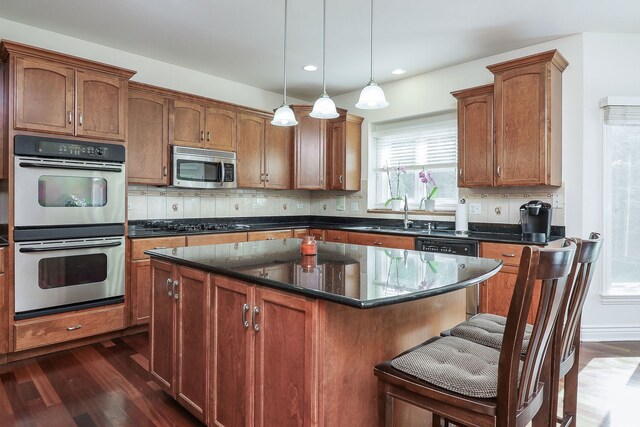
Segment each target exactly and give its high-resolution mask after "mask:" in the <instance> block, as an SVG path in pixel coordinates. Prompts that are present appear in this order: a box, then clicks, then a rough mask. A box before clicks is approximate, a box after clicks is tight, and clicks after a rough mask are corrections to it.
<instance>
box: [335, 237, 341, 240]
mask: <svg viewBox="0 0 640 427" xmlns="http://www.w3.org/2000/svg"><path fill="white" fill-rule="evenodd" d="M333 240H342V237H334V238H333Z"/></svg>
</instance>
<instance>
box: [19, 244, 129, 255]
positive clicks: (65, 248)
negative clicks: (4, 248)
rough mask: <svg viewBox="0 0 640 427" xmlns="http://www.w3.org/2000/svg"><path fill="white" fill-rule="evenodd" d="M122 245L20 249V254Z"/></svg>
mask: <svg viewBox="0 0 640 427" xmlns="http://www.w3.org/2000/svg"><path fill="white" fill-rule="evenodd" d="M120 245H122V242H111V243H100V244H98V245H69V246H49V247H47V248H20V252H21V253H33V252H53V251H69V250H72V249H96V248H111V247H114V246H120Z"/></svg>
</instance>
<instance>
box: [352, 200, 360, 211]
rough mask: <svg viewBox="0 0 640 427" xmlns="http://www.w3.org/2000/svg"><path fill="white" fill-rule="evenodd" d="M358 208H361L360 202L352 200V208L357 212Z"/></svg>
mask: <svg viewBox="0 0 640 427" xmlns="http://www.w3.org/2000/svg"><path fill="white" fill-rule="evenodd" d="M358 209H359V207H358V202H351V210H352V211H354V212H355V211H357V210H358Z"/></svg>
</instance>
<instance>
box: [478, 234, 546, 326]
mask: <svg viewBox="0 0 640 427" xmlns="http://www.w3.org/2000/svg"><path fill="white" fill-rule="evenodd" d="M523 248H524V246H523V245H518V244H509V243H491V242H481V243H480V256H481V257H483V258H494V259H499V260H501V261H502V262H503V267H502V269H501V270H500V271H499V272H498V273H497V274H496V275H494V276H493V277H491V278H490V279H489V280H486V281H484V282H482V283H481V285H480V312H481V313H492V314H499V315H501V316H507V314H508V313H509V306H510V304H511V297H512V295H513V290H514V289H515V285H516V280H517V277H518V267H519V265H520V258H521V256H522V249H523ZM540 290H541V286H540V284H539V283H538V286H536V288H535V290H534V296H533V301H534V303H532V306H531V310H530V311H529V316H528V318H527V322H528V323H533V322H534V321H535V319H536V312H537V310H538V306H537V304H536V303H535V301H538V297H539V293H540Z"/></svg>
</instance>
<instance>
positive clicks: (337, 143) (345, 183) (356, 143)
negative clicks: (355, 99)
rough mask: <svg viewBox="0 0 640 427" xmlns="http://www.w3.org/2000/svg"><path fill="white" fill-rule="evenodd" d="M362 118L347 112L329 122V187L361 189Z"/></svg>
mask: <svg viewBox="0 0 640 427" xmlns="http://www.w3.org/2000/svg"><path fill="white" fill-rule="evenodd" d="M362 120H363V118H362V117H359V116H355V115H353V114H345V115H342V116H340V117H338V118H337V119H333V120H331V121H329V122H328V124H327V126H328V130H327V189H330V190H356V191H357V190H360V146H361V141H360V140H361V133H362V131H361V127H362Z"/></svg>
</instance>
